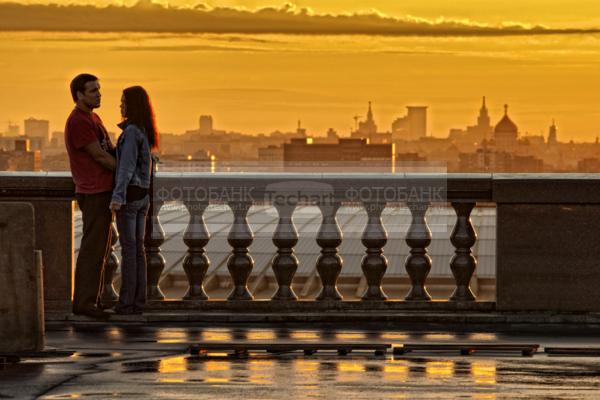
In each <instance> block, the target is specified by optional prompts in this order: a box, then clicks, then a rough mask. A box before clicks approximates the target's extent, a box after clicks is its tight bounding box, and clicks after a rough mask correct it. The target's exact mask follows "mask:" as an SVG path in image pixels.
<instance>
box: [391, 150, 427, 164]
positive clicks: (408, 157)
mask: <svg viewBox="0 0 600 400" xmlns="http://www.w3.org/2000/svg"><path fill="white" fill-rule="evenodd" d="M424 161H427V157H426V156H421V155H419V153H411V152H409V153H398V154H396V162H399V163H402V162H424Z"/></svg>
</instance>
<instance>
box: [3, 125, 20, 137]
mask: <svg viewBox="0 0 600 400" xmlns="http://www.w3.org/2000/svg"><path fill="white" fill-rule="evenodd" d="M6 136H19V125H17V124H12V123H10V122H9V123H8V129H7V131H6Z"/></svg>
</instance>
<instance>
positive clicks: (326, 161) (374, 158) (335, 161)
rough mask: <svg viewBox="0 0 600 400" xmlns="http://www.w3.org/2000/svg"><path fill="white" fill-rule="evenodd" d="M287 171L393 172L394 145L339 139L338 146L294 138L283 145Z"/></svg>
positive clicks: (363, 140) (365, 140)
mask: <svg viewBox="0 0 600 400" xmlns="http://www.w3.org/2000/svg"><path fill="white" fill-rule="evenodd" d="M283 161H284V163H285V167H286V169H293V168H295V167H303V168H305V167H309V168H312V167H336V168H339V169H340V170H342V171H344V170H346V171H347V170H351V169H352V168H360V169H363V168H368V169H370V170H372V169H378V170H381V171H389V170H391V167H392V144H391V143H390V144H369V143H368V141H367V139H352V138H350V139H339V141H338V143H337V144H330V143H313V141H312V140H311V138H307V139H292V140H291V143H285V144H284V145H283Z"/></svg>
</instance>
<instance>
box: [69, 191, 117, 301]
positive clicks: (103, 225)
mask: <svg viewBox="0 0 600 400" xmlns="http://www.w3.org/2000/svg"><path fill="white" fill-rule="evenodd" d="M110 197H111V192H106V193H97V194H80V193H77V194H76V198H77V204H78V205H79V209H80V210H81V219H82V221H83V236H82V237H81V245H80V246H79V255H78V256H77V263H76V266H75V293H74V295H73V311H75V312H79V311H83V310H87V309H90V308H93V307H96V303H97V301H98V296H99V294H100V291H101V287H102V274H103V272H104V262H105V261H106V256H107V255H108V250H109V249H110V224H111V222H112V214H111V212H110V209H109V204H110Z"/></svg>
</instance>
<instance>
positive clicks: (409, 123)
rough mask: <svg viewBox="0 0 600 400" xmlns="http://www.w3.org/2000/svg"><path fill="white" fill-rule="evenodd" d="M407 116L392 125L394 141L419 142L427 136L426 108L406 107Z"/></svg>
mask: <svg viewBox="0 0 600 400" xmlns="http://www.w3.org/2000/svg"><path fill="white" fill-rule="evenodd" d="M406 109H407V114H406V116H404V117H401V118H398V119H396V120H395V121H394V122H393V123H392V137H393V139H394V140H419V139H420V138H423V137H425V136H427V107H425V106H408V107H406Z"/></svg>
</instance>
